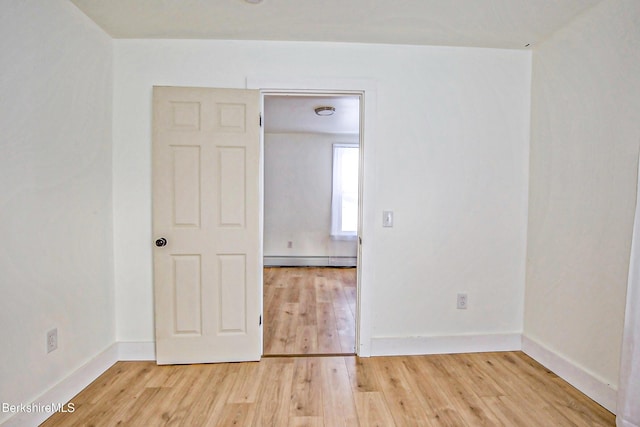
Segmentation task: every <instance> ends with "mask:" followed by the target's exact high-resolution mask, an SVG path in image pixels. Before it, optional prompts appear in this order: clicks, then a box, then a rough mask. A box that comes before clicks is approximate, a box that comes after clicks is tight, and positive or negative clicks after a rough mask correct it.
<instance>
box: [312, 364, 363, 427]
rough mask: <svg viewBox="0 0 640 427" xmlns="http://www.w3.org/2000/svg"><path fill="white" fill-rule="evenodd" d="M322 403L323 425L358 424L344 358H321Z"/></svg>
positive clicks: (343, 426)
mask: <svg viewBox="0 0 640 427" xmlns="http://www.w3.org/2000/svg"><path fill="white" fill-rule="evenodd" d="M321 376H322V403H323V418H324V423H325V425H330V426H335V427H351V426H356V427H357V426H358V413H357V411H356V405H355V401H354V399H353V392H352V391H351V383H350V381H349V373H348V371H347V365H346V364H345V359H343V358H341V357H330V358H326V359H324V360H322V363H321Z"/></svg>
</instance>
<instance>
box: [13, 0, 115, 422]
mask: <svg viewBox="0 0 640 427" xmlns="http://www.w3.org/2000/svg"><path fill="white" fill-rule="evenodd" d="M112 57H113V55H112V41H111V39H110V38H109V37H108V36H106V35H105V34H104V33H103V32H102V31H101V30H100V29H98V27H97V26H96V25H95V24H94V23H93V22H91V21H90V20H89V19H88V18H87V17H86V16H84V15H83V14H82V13H80V12H79V11H78V10H77V9H76V8H75V6H73V5H72V4H71V3H70V2H69V1H67V0H47V1H44V2H43V1H40V0H24V1H10V2H7V1H5V2H2V4H1V5H0V69H1V70H2V71H1V72H0V129H1V130H2V131H1V132H0V145H1V147H2V155H0V182H1V183H2V191H0V236H2V245H0V295H1V297H0V324H1V325H2V328H1V329H0V402H6V403H12V404H20V403H24V404H27V403H30V402H31V401H32V400H33V399H34V398H35V397H37V396H38V395H40V394H41V393H43V392H45V391H46V390H47V389H48V388H50V387H51V386H52V385H54V384H56V383H58V382H59V381H60V380H62V379H63V378H65V377H66V376H67V375H69V374H70V373H71V372H73V371H75V370H76V369H77V368H79V367H80V366H81V365H83V364H84V363H85V362H87V361H88V360H89V359H91V358H92V357H94V356H95V355H96V354H98V353H100V352H102V351H103V350H104V349H105V348H107V347H108V346H109V345H111V344H113V342H114V338H115V322H114V289H113V245H112V191H111V188H112V185H111V105H112ZM52 328H57V329H58V340H59V342H58V346H59V348H58V350H56V351H55V352H53V353H50V354H47V352H46V350H45V339H46V333H47V331H48V330H50V329H52ZM10 415H11V414H8V413H1V414H0V422H1V421H2V420H3V419H5V418H7V417H8V416H10Z"/></svg>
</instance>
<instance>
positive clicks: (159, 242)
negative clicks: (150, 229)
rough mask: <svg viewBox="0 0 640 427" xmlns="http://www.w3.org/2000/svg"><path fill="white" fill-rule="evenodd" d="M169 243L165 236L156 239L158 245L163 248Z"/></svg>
mask: <svg viewBox="0 0 640 427" xmlns="http://www.w3.org/2000/svg"><path fill="white" fill-rule="evenodd" d="M166 245H167V239H165V238H164V237H161V238H159V239H158V240H156V246H157V247H159V248H161V247H163V246H166Z"/></svg>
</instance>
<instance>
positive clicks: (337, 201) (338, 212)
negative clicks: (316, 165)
mask: <svg viewBox="0 0 640 427" xmlns="http://www.w3.org/2000/svg"><path fill="white" fill-rule="evenodd" d="M340 148H357V149H359V148H360V145H359V144H346V143H336V144H333V173H332V181H331V238H332V239H334V240H355V239H356V237H357V236H358V226H357V221H358V209H357V208H356V229H355V230H353V231H343V230H342V201H343V197H342V195H343V192H342V185H341V184H342V167H341V166H342V156H341V154H340ZM359 158H360V156H359V155H358V168H360V161H359ZM355 174H356V179H359V171H358V170H356V171H355ZM355 196H356V201H357V204H359V203H360V200H359V194H358V190H356V194H355Z"/></svg>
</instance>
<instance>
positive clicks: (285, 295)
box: [263, 267, 356, 355]
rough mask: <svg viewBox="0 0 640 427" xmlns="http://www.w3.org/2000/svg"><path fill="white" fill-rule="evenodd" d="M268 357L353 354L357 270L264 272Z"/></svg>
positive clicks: (277, 270)
mask: <svg viewBox="0 0 640 427" xmlns="http://www.w3.org/2000/svg"><path fill="white" fill-rule="evenodd" d="M263 301H264V331H263V333H264V335H263V337H264V348H263V350H264V354H265V355H294V354H298V355H300V354H336V353H342V354H354V353H355V313H356V269H355V268H327V267H268V268H265V269H264V300H263Z"/></svg>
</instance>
